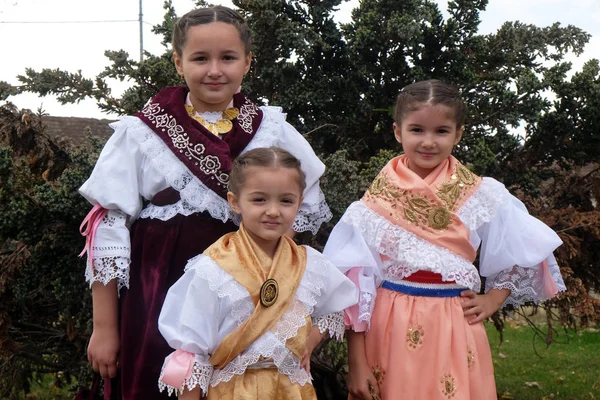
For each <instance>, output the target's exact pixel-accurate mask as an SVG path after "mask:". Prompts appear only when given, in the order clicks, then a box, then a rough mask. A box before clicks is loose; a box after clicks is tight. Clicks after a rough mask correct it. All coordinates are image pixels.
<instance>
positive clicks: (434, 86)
mask: <svg viewBox="0 0 600 400" xmlns="http://www.w3.org/2000/svg"><path fill="white" fill-rule="evenodd" d="M426 104H429V105H433V106H435V105H438V104H442V105H444V106H447V107H448V108H450V109H452V110H453V111H454V120H455V121H456V128H460V127H461V126H463V124H464V122H465V117H466V115H467V106H466V104H465V103H464V101H463V100H462V99H461V98H460V95H459V93H458V89H457V88H456V87H455V86H453V85H450V84H448V83H445V82H442V81H439V80H437V79H432V80H428V81H420V82H415V83H412V84H410V85H408V86H405V87H404V89H402V91H401V92H400V94H399V95H398V99H397V100H396V107H395V108H394V121H395V122H396V123H397V124H401V123H402V119H403V118H404V117H405V116H406V115H407V114H408V113H409V112H411V111H416V110H418V109H419V108H421V107H422V106H424V105H426Z"/></svg>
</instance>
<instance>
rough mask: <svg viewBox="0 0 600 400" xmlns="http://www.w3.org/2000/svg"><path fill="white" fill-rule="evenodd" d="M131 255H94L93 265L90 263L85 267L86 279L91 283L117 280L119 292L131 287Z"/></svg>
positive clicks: (104, 283)
mask: <svg viewBox="0 0 600 400" xmlns="http://www.w3.org/2000/svg"><path fill="white" fill-rule="evenodd" d="M129 263H130V260H129V257H119V256H110V257H94V259H93V260H92V265H90V263H88V265H87V268H86V269H85V280H86V281H87V282H89V283H90V287H91V286H92V283H94V282H100V283H102V284H103V285H107V284H108V282H110V281H112V280H113V279H116V280H117V292H118V293H120V292H121V289H122V288H124V287H126V288H129Z"/></svg>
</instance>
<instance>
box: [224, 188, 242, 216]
mask: <svg viewBox="0 0 600 400" xmlns="http://www.w3.org/2000/svg"><path fill="white" fill-rule="evenodd" d="M227 202H228V203H229V207H231V209H232V210H233V212H235V213H236V214H241V210H240V202H239V199H238V197H237V195H236V194H235V193H233V192H227Z"/></svg>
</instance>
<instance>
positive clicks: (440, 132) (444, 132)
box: [438, 129, 448, 135]
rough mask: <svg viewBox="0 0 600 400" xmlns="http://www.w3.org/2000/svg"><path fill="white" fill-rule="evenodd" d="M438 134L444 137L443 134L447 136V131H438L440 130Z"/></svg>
mask: <svg viewBox="0 0 600 400" xmlns="http://www.w3.org/2000/svg"><path fill="white" fill-rule="evenodd" d="M438 133H439V134H440V135H445V134H447V133H448V130H447V129H440V130H439V131H438Z"/></svg>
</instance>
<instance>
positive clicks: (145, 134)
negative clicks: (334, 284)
mask: <svg viewBox="0 0 600 400" xmlns="http://www.w3.org/2000/svg"><path fill="white" fill-rule="evenodd" d="M127 121H128V122H129V121H130V127H131V132H132V133H133V134H132V137H133V138H134V140H135V141H136V142H137V143H138V144H139V145H140V149H141V151H142V153H143V154H144V155H145V156H146V157H148V159H149V160H150V161H151V162H152V165H153V166H154V167H155V168H156V170H157V171H158V172H159V173H161V175H163V176H164V177H165V180H166V181H167V183H168V184H169V186H171V187H172V188H174V189H175V190H177V191H178V192H179V195H180V197H181V199H180V200H179V201H178V202H176V203H175V204H169V205H165V206H157V205H154V204H149V205H148V206H147V207H146V208H145V209H144V210H142V212H141V213H140V216H139V218H154V219H159V220H161V221H168V220H169V219H171V218H173V217H174V216H175V215H177V214H181V215H184V216H189V215H191V214H194V213H197V212H203V211H208V213H209V214H210V215H211V216H212V217H213V218H215V219H218V220H221V221H223V222H226V221H227V220H232V221H233V222H234V223H236V224H238V225H239V223H240V216H239V215H238V214H236V213H235V212H233V210H231V208H230V207H229V204H227V201H226V200H225V199H223V198H222V197H220V196H219V195H217V194H216V193H215V192H213V191H212V190H210V189H209V188H208V187H207V186H206V185H205V184H204V183H203V182H202V181H200V180H199V179H198V178H197V177H196V176H194V175H193V174H192V173H191V172H190V171H189V170H188V168H187V167H186V166H185V165H184V164H183V163H182V162H181V161H180V160H179V159H178V158H177V157H176V156H175V155H174V154H173V153H172V152H171V151H170V150H169V148H168V147H167V145H166V144H165V143H164V142H163V141H162V140H161V139H160V138H159V137H158V136H156V134H155V133H154V132H153V131H152V130H151V129H150V128H149V127H148V126H146V124H144V123H143V122H142V121H141V120H140V119H138V118H133V117H131V118H127ZM280 131H281V127H280V125H279V123H278V122H277V120H276V117H275V116H273V115H271V113H270V112H264V113H263V119H262V122H261V124H260V127H259V129H258V131H257V132H256V135H254V138H253V139H252V140H251V141H250V143H248V145H247V146H246V148H245V149H244V150H243V151H242V153H244V152H246V151H249V150H252V149H255V148H259V147H269V146H274V145H276V144H277V142H278V140H279V134H280ZM331 217H332V214H331V211H330V210H329V207H328V206H327V203H325V197H324V196H323V194H322V193H321V194H320V196H319V203H317V204H302V205H301V207H300V211H299V212H298V216H297V217H296V220H295V222H294V230H295V231H296V232H303V231H311V232H313V234H315V233H316V232H317V231H318V229H319V227H320V226H321V224H322V223H323V222H326V221H329V220H330V219H331Z"/></svg>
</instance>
